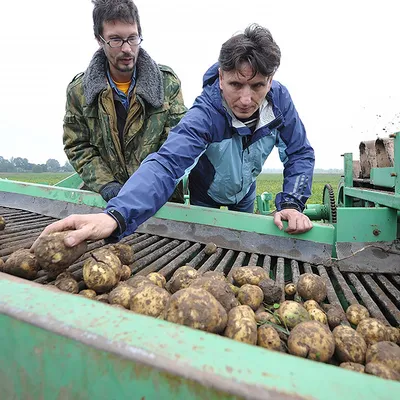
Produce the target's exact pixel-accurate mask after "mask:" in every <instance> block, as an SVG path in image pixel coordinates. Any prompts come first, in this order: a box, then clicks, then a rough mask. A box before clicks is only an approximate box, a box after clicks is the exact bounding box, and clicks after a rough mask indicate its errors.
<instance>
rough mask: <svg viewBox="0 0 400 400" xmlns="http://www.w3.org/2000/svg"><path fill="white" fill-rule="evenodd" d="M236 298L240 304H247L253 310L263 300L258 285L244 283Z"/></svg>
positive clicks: (262, 294)
mask: <svg viewBox="0 0 400 400" xmlns="http://www.w3.org/2000/svg"><path fill="white" fill-rule="evenodd" d="M238 300H239V302H240V303H241V304H243V305H247V306H249V307H250V308H251V309H252V310H254V311H255V310H257V308H258V307H260V305H261V303H262V302H263V300H264V293H263V291H262V290H261V288H259V287H258V286H256V285H249V284H248V283H246V284H244V285H242V286H241V287H240V289H239V293H238Z"/></svg>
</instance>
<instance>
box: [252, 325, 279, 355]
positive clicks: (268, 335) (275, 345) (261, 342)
mask: <svg viewBox="0 0 400 400" xmlns="http://www.w3.org/2000/svg"><path fill="white" fill-rule="evenodd" d="M257 345H258V346H261V347H264V348H265V349H268V350H275V351H280V349H281V339H280V337H279V335H278V332H277V331H276V329H275V328H274V327H273V326H271V325H267V324H264V325H261V326H259V327H258V329H257Z"/></svg>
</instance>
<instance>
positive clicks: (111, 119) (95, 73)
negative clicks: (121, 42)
mask: <svg viewBox="0 0 400 400" xmlns="http://www.w3.org/2000/svg"><path fill="white" fill-rule="evenodd" d="M106 62H107V59H106V56H105V54H104V52H103V50H102V49H99V50H98V51H97V52H96V53H95V54H94V56H93V59H92V60H91V62H90V64H89V67H88V68H87V70H86V71H85V72H84V73H81V74H78V75H77V76H76V77H75V78H74V79H73V80H72V82H71V83H70V84H69V85H68V88H67V102H66V112H65V117H64V125H63V127H64V134H63V143H64V151H65V153H66V155H67V157H68V160H69V162H70V163H71V165H72V166H73V167H74V169H75V170H76V171H77V172H78V174H79V175H80V177H81V178H82V180H83V181H84V183H85V185H86V186H87V187H88V188H89V189H90V190H93V191H95V192H99V191H100V190H101V188H102V187H103V186H104V185H106V184H107V183H109V182H112V181H118V182H120V183H121V184H124V183H125V182H126V180H127V179H128V178H129V177H130V176H131V175H132V174H133V173H134V172H135V171H136V170H137V169H138V168H139V165H140V163H141V162H142V161H143V160H144V159H145V158H146V156H147V155H149V154H150V153H153V152H155V151H157V150H158V149H159V148H160V146H161V145H162V144H163V143H164V141H165V139H166V138H167V136H168V133H169V130H170V128H172V127H174V126H175V125H176V124H177V123H178V122H179V121H180V119H181V118H182V117H183V115H184V114H185V112H186V107H185V105H184V103H183V97H182V91H181V84H180V80H179V78H178V77H177V76H176V75H175V73H174V72H173V70H172V69H171V68H169V67H166V66H163V65H158V64H156V63H155V62H154V61H153V60H152V59H151V58H150V56H149V55H148V54H147V53H146V52H145V51H144V50H143V49H140V52H139V56H138V59H137V63H136V70H137V80H136V86H135V90H134V93H133V95H132V97H131V100H130V106H129V110H128V116H127V119H126V124H125V128H124V145H123V146H122V147H121V144H120V140H119V137H118V129H117V116H116V112H115V107H114V98H113V92H112V89H111V86H110V84H109V83H108V80H107V75H106V74H107V73H106Z"/></svg>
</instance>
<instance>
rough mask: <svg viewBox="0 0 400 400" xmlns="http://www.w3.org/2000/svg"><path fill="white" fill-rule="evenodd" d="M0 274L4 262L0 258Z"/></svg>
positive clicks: (2, 270)
mask: <svg viewBox="0 0 400 400" xmlns="http://www.w3.org/2000/svg"><path fill="white" fill-rule="evenodd" d="M0 272H4V261H3V259H2V258H0Z"/></svg>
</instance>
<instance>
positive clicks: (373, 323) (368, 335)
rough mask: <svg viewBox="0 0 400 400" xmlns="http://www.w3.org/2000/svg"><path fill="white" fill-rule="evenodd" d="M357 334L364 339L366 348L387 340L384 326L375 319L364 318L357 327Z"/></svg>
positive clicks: (387, 335)
mask: <svg viewBox="0 0 400 400" xmlns="http://www.w3.org/2000/svg"><path fill="white" fill-rule="evenodd" d="M357 332H358V333H359V334H360V335H361V336H363V337H364V340H365V342H366V343H367V346H370V345H372V344H375V343H377V342H384V341H387V340H389V332H388V331H387V328H386V326H385V325H384V324H383V323H382V322H381V321H379V320H377V319H375V318H365V319H363V320H361V321H360V323H359V324H358V326H357Z"/></svg>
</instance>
